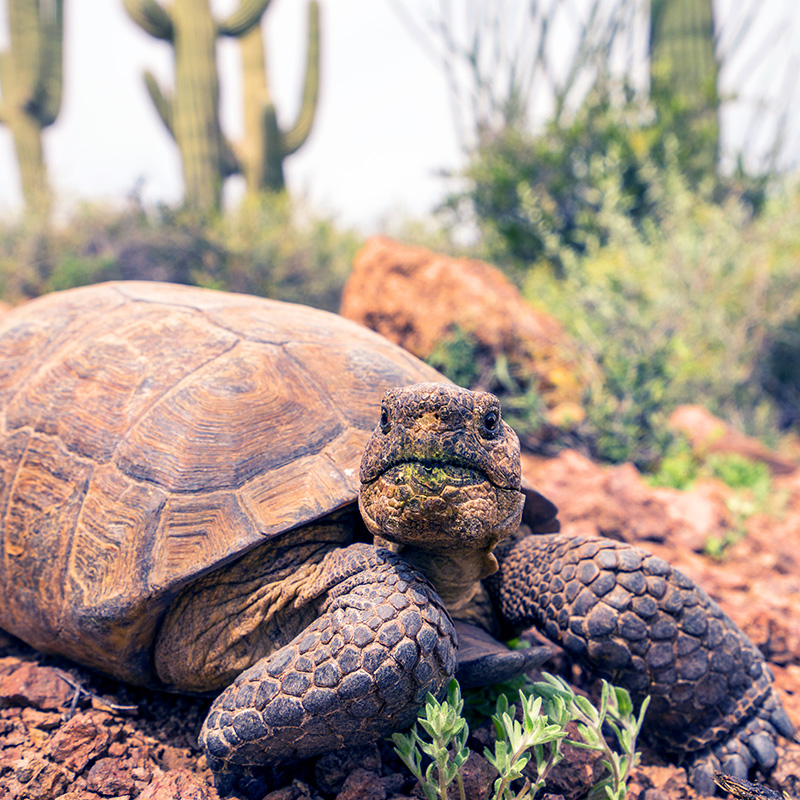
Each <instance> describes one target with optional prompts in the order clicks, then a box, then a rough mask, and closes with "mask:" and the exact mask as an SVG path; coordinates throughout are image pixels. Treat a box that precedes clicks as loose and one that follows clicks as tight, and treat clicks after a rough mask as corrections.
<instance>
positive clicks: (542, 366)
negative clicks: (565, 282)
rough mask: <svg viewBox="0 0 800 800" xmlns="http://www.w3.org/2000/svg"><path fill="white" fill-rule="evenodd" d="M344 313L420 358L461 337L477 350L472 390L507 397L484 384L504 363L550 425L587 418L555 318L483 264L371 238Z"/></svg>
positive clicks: (576, 370) (575, 368) (579, 381)
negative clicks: (529, 390)
mask: <svg viewBox="0 0 800 800" xmlns="http://www.w3.org/2000/svg"><path fill="white" fill-rule="evenodd" d="M340 313H341V314H342V315H343V316H345V317H348V318H349V319H352V320H355V321H356V322H360V323H361V324H362V325H366V326H367V327H369V328H372V329H373V330H375V331H378V332H379V333H381V334H383V335H384V336H386V337H387V338H388V339H391V340H392V341H393V342H396V343H397V344H399V345H401V346H402V347H404V348H406V349H407V350H410V351H411V352H412V353H414V354H415V355H417V356H418V357H420V358H422V359H430V358H431V356H432V355H434V354H435V352H436V351H437V348H438V349H440V351H441V347H442V345H445V346H446V345H447V344H448V343H453V342H455V341H456V340H458V339H459V338H460V339H461V341H462V342H464V341H466V342H467V343H469V344H471V346H472V347H473V348H474V353H473V355H474V359H475V361H474V364H475V369H474V373H475V376H476V380H475V381H473V382H472V388H484V389H492V390H495V391H498V393H500V394H502V393H503V391H502V389H503V387H502V386H500V387H498V386H496V385H494V386H492V385H486V382H487V376H491V375H496V373H497V371H498V369H497V368H498V363H499V362H500V361H501V360H502V361H503V363H504V364H507V369H508V373H509V374H510V376H511V377H512V378H513V380H514V381H516V382H517V384H518V385H519V386H520V387H521V388H522V389H525V388H527V387H528V386H530V387H531V388H533V389H535V390H536V391H537V392H538V394H539V395H540V397H541V398H542V400H543V401H544V404H545V405H546V407H547V409H548V415H547V416H548V420H549V421H550V422H553V423H555V424H564V423H566V422H568V421H572V422H579V421H580V420H581V419H582V418H583V410H582V408H581V405H580V404H581V396H582V393H583V387H584V379H583V377H582V370H581V366H580V361H579V358H578V352H577V348H576V347H575V345H574V344H573V342H572V341H571V340H570V338H569V336H567V334H566V333H565V331H564V329H563V328H562V326H561V324H560V323H559V322H558V320H556V319H555V318H554V317H552V316H551V315H549V314H547V313H545V312H543V311H540V310H538V309H535V308H533V307H532V306H531V305H530V304H528V303H527V302H526V301H525V300H524V299H523V298H522V296H521V295H520V293H519V292H518V291H517V289H516V288H515V287H514V286H513V284H512V283H511V282H510V281H509V280H508V279H507V278H506V277H505V276H504V275H503V274H502V273H501V272H500V271H499V270H497V269H496V268H494V267H492V266H490V265H489V264H486V263H484V262H483V261H476V260H467V259H456V258H451V257H449V256H445V255H441V254H439V253H434V252H433V251H431V250H427V249H425V248H422V247H410V246H408V245H404V244H400V243H399V242H396V241H393V240H391V239H388V238H385V237H382V236H378V237H374V238H372V239H369V240H368V241H367V243H366V244H365V246H364V247H363V248H362V250H361V251H360V252H359V253H358V254H357V256H356V258H355V261H354V265H353V272H352V274H351V276H350V278H349V280H348V281H347V284H346V285H345V288H344V292H343V295H342V305H341V309H340ZM437 366H440V364H437ZM481 384H483V385H481Z"/></svg>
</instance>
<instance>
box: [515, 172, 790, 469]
mask: <svg viewBox="0 0 800 800" xmlns="http://www.w3.org/2000/svg"><path fill="white" fill-rule="evenodd" d="M597 168H598V169H601V170H605V171H606V172H607V171H608V169H609V166H608V165H606V167H603V166H602V165H601V164H599V163H598V164H597ZM612 188H613V184H612ZM648 196H649V197H650V198H651V200H652V202H653V204H654V206H655V207H657V208H658V215H659V220H658V224H655V223H654V222H653V221H645V222H644V223H643V224H641V225H636V224H634V223H633V222H632V221H631V219H630V217H629V215H628V214H627V211H626V205H625V203H624V202H622V203H621V204H620V202H619V198H620V193H619V192H618V191H609V192H607V193H606V194H605V195H604V198H603V204H602V206H601V207H600V210H599V211H598V217H599V224H601V225H602V226H603V227H604V229H605V231H606V232H607V235H606V237H605V239H604V241H602V242H601V241H600V240H599V239H594V240H591V239H588V240H587V248H586V251H585V252H584V253H581V254H577V253H575V252H574V251H573V250H571V249H569V248H565V249H562V251H561V253H562V261H563V264H564V277H563V278H561V279H556V278H553V276H552V275H549V274H548V273H547V272H546V271H543V270H531V271H529V272H528V273H527V276H526V279H525V282H524V285H523V292H524V294H525V296H526V297H527V298H528V299H529V300H530V301H531V302H532V303H534V304H536V305H540V306H542V307H543V308H546V309H547V310H549V311H550V312H551V313H554V314H555V315H556V316H557V317H558V318H559V319H560V320H561V321H562V322H563V323H564V325H565V326H566V327H567V329H568V330H569V331H570V332H571V333H572V334H573V336H574V337H575V338H576V340H577V341H578V343H579V344H580V345H581V346H582V347H583V348H584V350H585V351H587V352H588V353H589V354H591V355H592V356H593V357H594V359H595V361H596V362H597V364H598V369H597V371H596V374H595V377H594V381H593V383H592V385H591V387H590V396H589V398H587V402H586V409H587V422H586V425H585V426H584V430H583V433H584V436H585V437H586V439H587V440H588V441H589V442H590V443H591V449H592V450H593V451H594V452H595V454H596V455H598V456H600V457H602V458H607V459H609V460H612V461H619V460H621V459H623V458H627V459H632V460H633V461H635V462H636V463H637V464H639V465H640V466H644V467H645V468H647V467H648V466H651V467H652V466H654V465H655V463H656V462H657V460H658V459H657V458H654V456H655V457H657V456H659V455H664V454H665V453H666V452H667V449H668V447H669V446H670V442H671V440H672V435H671V433H670V432H669V430H668V429H667V427H666V415H667V414H668V413H669V412H670V410H671V409H672V408H674V407H675V406H676V405H678V404H680V403H687V402H688V403H701V404H703V405H705V406H706V407H707V408H709V410H711V411H712V412H713V413H715V414H718V415H719V416H721V417H723V418H726V419H728V420H729V421H731V422H732V423H733V424H734V425H736V426H737V427H740V428H742V429H744V430H746V431H748V432H750V433H753V434H756V435H760V436H767V437H768V436H769V435H770V434H772V435H773V438H774V433H775V431H776V428H777V424H778V422H779V416H780V415H779V408H778V405H777V403H776V401H775V398H774V396H772V395H770V394H769V393H768V392H767V391H765V388H764V386H765V381H764V379H763V374H764V370H765V369H767V368H768V362H767V360H766V359H765V358H764V355H763V354H764V350H765V347H767V346H768V345H769V343H770V336H771V334H772V332H773V331H775V330H778V329H780V326H782V325H784V324H786V321H787V320H789V321H791V320H794V319H797V318H798V316H800V270H798V269H797V264H798V263H800V230H798V228H797V226H796V225H795V224H794V220H795V219H796V218H797V214H798V213H800V193H798V192H797V191H796V190H786V191H785V193H783V194H781V195H780V196H778V197H776V198H774V199H770V200H769V201H767V202H766V204H765V206H764V210H763V212H762V214H761V215H760V216H759V217H757V218H753V217H752V215H751V213H750V209H749V207H748V206H747V205H746V204H743V203H741V202H739V200H738V199H737V198H736V197H734V196H731V197H729V198H728V199H727V200H726V201H725V202H724V203H721V204H720V203H716V202H712V201H711V200H709V199H707V198H706V199H704V198H703V197H702V196H700V195H698V194H696V193H695V192H694V191H692V189H691V187H690V186H689V184H688V183H687V181H686V180H685V179H684V178H683V176H682V175H681V174H680V173H679V172H678V171H677V170H674V169H667V170H662V171H661V172H660V173H659V174H658V180H655V178H654V179H653V180H652V181H651V184H650V187H649V189H648ZM771 369H773V370H774V369H775V367H774V366H773V367H771Z"/></svg>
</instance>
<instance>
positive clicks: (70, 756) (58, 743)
mask: <svg viewBox="0 0 800 800" xmlns="http://www.w3.org/2000/svg"><path fill="white" fill-rule="evenodd" d="M109 719H111V717H110V715H109V714H98V713H97V712H83V713H80V714H76V715H75V716H74V717H73V718H72V719H71V720H69V721H68V722H67V723H66V724H65V725H64V726H63V727H62V728H60V729H59V730H58V731H57V732H56V733H55V734H54V735H53V737H52V739H51V740H50V747H49V754H50V757H51V758H52V759H53V760H54V761H57V762H59V763H61V764H63V765H64V766H65V767H66V768H67V769H71V770H72V771H73V772H81V771H82V770H83V769H84V768H85V767H86V765H87V764H88V763H89V762H90V761H91V760H92V759H93V758H96V757H97V756H100V755H102V754H103V753H105V751H106V749H107V748H108V743H109V741H110V739H111V734H110V733H109V730H108V728H107V727H106V725H105V724H104V722H106V721H107V720H109ZM106 760H107V759H106Z"/></svg>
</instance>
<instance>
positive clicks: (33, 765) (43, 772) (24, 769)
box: [14, 756, 69, 800]
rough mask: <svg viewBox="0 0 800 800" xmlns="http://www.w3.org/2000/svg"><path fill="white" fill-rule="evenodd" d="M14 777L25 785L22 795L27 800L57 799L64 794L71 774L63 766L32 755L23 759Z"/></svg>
mask: <svg viewBox="0 0 800 800" xmlns="http://www.w3.org/2000/svg"><path fill="white" fill-rule="evenodd" d="M14 778H15V779H16V781H17V782H18V783H19V784H21V785H22V786H23V787H24V788H23V789H22V791H21V792H20V795H19V796H20V797H24V798H25V799H26V800H55V798H57V797H61V795H62V794H63V790H64V789H65V788H66V786H67V782H68V778H69V776H68V774H67V773H66V771H65V770H64V769H63V767H61V766H59V765H57V764H52V763H51V762H49V761H46V760H45V759H43V758H41V757H39V756H32V757H30V758H25V759H22V762H21V763H20V764H18V765H17V767H16V769H15V770H14Z"/></svg>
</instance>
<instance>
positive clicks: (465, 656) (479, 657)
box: [456, 620, 553, 689]
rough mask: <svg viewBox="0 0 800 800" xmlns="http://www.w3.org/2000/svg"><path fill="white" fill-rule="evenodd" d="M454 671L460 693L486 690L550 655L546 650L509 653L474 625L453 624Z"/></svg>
mask: <svg viewBox="0 0 800 800" xmlns="http://www.w3.org/2000/svg"><path fill="white" fill-rule="evenodd" d="M456 631H457V632H458V669H457V670H456V678H458V682H459V684H461V688H462V689H472V688H475V687H479V686H489V685H490V684H493V683H501V682H502V681H507V680H510V679H511V678H515V677H516V676H517V675H522V674H523V673H525V672H528V671H529V670H532V669H535V668H536V667H539V666H541V665H542V664H544V662H545V661H547V659H548V658H550V656H551V655H552V654H553V651H552V650H551V649H550V648H549V647H529V648H527V649H525V650H509V648H508V647H506V646H505V645H504V644H503V643H502V642H498V641H497V639H495V638H494V637H493V636H492V635H491V634H489V633H487V632H486V631H485V630H483V628H479V627H478V626H477V625H471V624H470V623H468V622H462V621H460V620H456Z"/></svg>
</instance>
